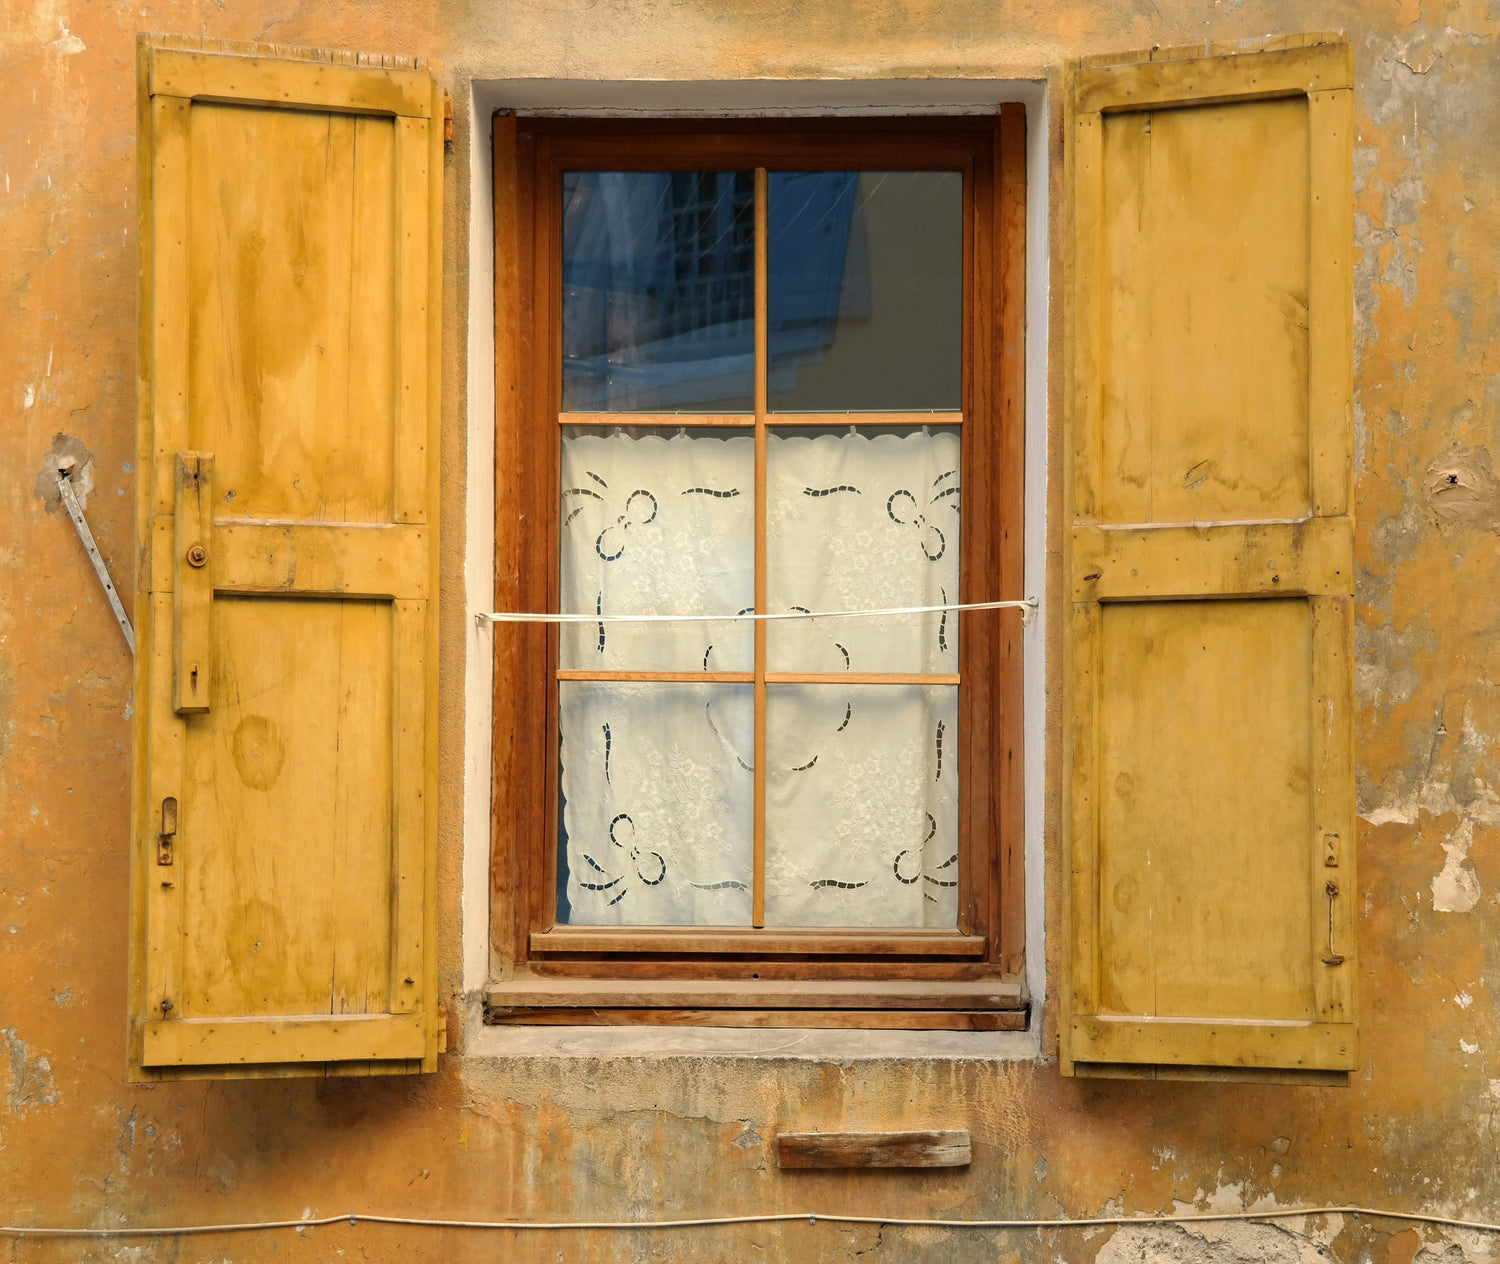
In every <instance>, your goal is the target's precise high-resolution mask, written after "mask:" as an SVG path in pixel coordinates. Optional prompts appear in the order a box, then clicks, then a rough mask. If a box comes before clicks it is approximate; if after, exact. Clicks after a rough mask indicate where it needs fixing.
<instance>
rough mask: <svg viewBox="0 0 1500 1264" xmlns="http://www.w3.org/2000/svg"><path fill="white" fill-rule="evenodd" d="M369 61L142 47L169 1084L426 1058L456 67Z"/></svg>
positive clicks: (152, 983)
mask: <svg viewBox="0 0 1500 1264" xmlns="http://www.w3.org/2000/svg"><path fill="white" fill-rule="evenodd" d="M357 60H358V59H355V58H352V57H351V58H346V59H344V61H343V62H341V63H337V64H336V63H334V62H332V61H328V60H326V59H325V60H311V59H309V58H308V57H306V56H303V57H301V58H300V59H294V60H280V59H277V58H275V57H267V56H256V57H246V56H244V55H242V54H239V53H236V54H235V55H224V54H219V53H203V54H201V55H200V54H199V53H196V52H185V53H183V54H182V55H181V56H177V55H175V54H174V55H173V56H170V57H167V56H165V55H164V54H163V52H162V50H161V49H160V48H156V49H154V50H153V49H151V48H150V47H149V46H147V47H146V49H145V51H144V52H143V55H142V60H141V66H142V71H143V75H146V76H147V78H146V79H145V81H143V84H142V90H143V93H149V88H150V85H152V84H154V85H155V86H156V87H157V88H159V89H171V90H172V91H173V92H175V93H178V94H180V95H177V96H159V97H157V98H155V99H154V100H152V101H151V103H150V105H149V107H145V106H143V110H145V111H146V112H147V113H148V114H149V117H150V118H151V119H152V120H153V128H152V140H151V144H152V146H154V148H153V151H152V155H151V163H150V167H149V170H150V171H151V172H152V194H153V197H152V200H151V203H150V205H149V207H148V210H147V216H146V223H145V229H146V231H145V233H144V240H143V255H144V256H145V257H146V259H147V260H149V265H144V264H143V285H145V286H146V287H147V289H148V291H149V292H150V294H151V295H152V298H151V301H152V303H153V304H154V306H153V307H152V319H151V322H150V325H149V336H148V338H147V339H146V340H145V342H144V343H143V346H142V358H143V365H142V375H141V376H142V384H143V386H142V390H143V395H149V396H150V398H152V400H153V401H154V402H153V407H152V409H151V412H150V414H149V416H147V415H144V414H143V419H142V425H143V435H142V447H143V450H149V451H150V452H152V453H153V454H154V458H153V460H152V462H151V487H150V491H149V496H150V503H151V505H152V507H153V509H154V512H153V513H151V514H150V515H148V516H146V517H144V518H143V519H142V539H141V541H140V543H141V546H142V553H143V558H145V559H147V560H149V563H150V564H149V565H143V566H142V567H141V572H142V580H141V583H142V591H143V594H144V595H146V596H147V598H148V600H147V601H146V602H144V603H142V605H141V606H138V609H144V610H145V611H147V612H148V613H147V617H146V619H145V623H146V628H145V636H144V638H143V641H142V644H143V645H144V646H146V647H148V653H147V654H144V655H143V656H142V659H141V661H139V662H138V664H137V673H138V681H137V697H139V698H142V699H143V700H145V704H146V705H147V706H148V708H149V716H148V718H147V722H146V723H145V724H144V725H143V726H142V730H138V731H143V732H144V738H143V740H142V741H141V743H140V745H139V746H138V748H137V760H138V767H139V768H141V769H143V772H141V773H139V774H138V786H139V787H140V789H139V791H138V793H139V794H140V795H141V797H142V800H143V806H141V807H140V808H138V810H137V812H136V816H135V820H136V829H137V838H136V840H135V846H134V850H133V854H132V863H133V865H134V867H135V870H136V874H137V878H136V890H137V891H139V892H141V893H142V897H138V898H139V904H138V911H137V914H136V917H137V920H136V921H135V923H134V925H133V927H132V936H133V939H134V941H135V943H136V945H137V947H136V949H135V951H136V953H137V957H136V959H137V961H139V962H141V963H143V966H142V970H141V976H142V983H141V984H140V985H138V986H137V990H136V993H135V1003H134V1006H133V1015H132V1023H133V1032H132V1045H131V1047H132V1057H133V1059H134V1060H135V1064H136V1065H135V1068H134V1071H135V1073H136V1074H138V1075H142V1076H145V1077H147V1078H152V1077H168V1076H180V1075H182V1074H186V1073H189V1071H191V1073H193V1074H247V1075H248V1074H262V1073H273V1074H283V1073H288V1068H296V1067H302V1068H305V1070H304V1072H303V1073H309V1071H312V1070H316V1071H318V1072H321V1071H322V1070H323V1069H328V1070H331V1071H334V1072H338V1073H344V1072H345V1071H348V1072H351V1073H355V1074H381V1073H387V1072H391V1071H396V1072H405V1071H411V1070H420V1069H432V1067H433V1066H435V1062H436V1053H437V1048H438V1017H437V1004H436V999H437V998H436V956H435V953H434V951H433V934H432V926H433V924H434V918H435V911H434V908H433V891H434V860H435V848H434V830H435V815H434V812H433V809H432V805H433V800H434V794H433V787H434V785H435V754H436V749H435V747H436V743H435V731H436V730H435V715H436V712H435V705H434V704H435V689H434V687H433V682H434V680H435V675H436V666H437V661H436V644H437V643H436V619H435V610H434V606H433V602H432V600H431V598H432V595H433V591H434V589H433V582H434V575H435V567H436V544H437V528H436V491H437V482H436V470H435V469H434V468H432V466H431V465H430V463H429V462H430V458H431V457H433V456H435V454H436V444H435V441H434V440H435V435H436V426H437V373H436V360H437V354H438V350H439V347H438V337H437V324H436V315H437V312H436V305H437V297H438V295H439V292H440V291H439V283H440V275H439V273H440V265H439V250H440V246H441V237H440V231H439V225H440V218H441V209H442V208H441V189H440V186H439V176H440V166H438V165H437V164H436V163H435V161H434V158H435V153H434V149H435V146H434V144H433V137H434V135H435V133H434V131H433V129H432V128H430V127H429V124H428V122H427V119H426V115H427V114H429V113H430V111H431V109H432V105H433V102H434V100H436V99H437V96H436V94H437V91H438V89H437V87H436V85H435V84H434V83H433V81H432V77H431V74H430V72H428V71H426V70H422V71H401V72H399V73H398V72H391V71H387V70H385V69H382V68H379V67H373V66H359V65H355V64H349V63H352V62H356V61H357ZM188 98H191V99H190V100H189V99H188ZM267 103H271V104H270V106H269V107H268V104H267ZM286 104H293V105H295V106H296V108H292V109H287V108H276V107H279V106H283V105H286ZM403 136H404V137H406V141H405V142H403V140H402V137H403ZM413 181H414V182H416V185H415V187H410V186H409V182H413ZM178 453H181V454H183V456H182V460H181V466H182V476H181V477H180V478H175V477H174V472H173V468H172V462H173V460H174V459H175V458H176V456H177V454H178ZM208 453H212V454H213V456H212V458H211V461H210V458H209V457H208V456H207V454H208ZM208 470H211V471H212V479H211V481H210V480H209V479H208V478H206V477H205V473H206V471H208ZM195 542H197V543H202V544H204V545H205V546H206V550H207V557H206V559H205V564H204V565H202V566H201V567H196V566H193V565H191V559H190V558H189V554H188V549H189V548H190V546H191V545H192V544H193V543H195ZM174 609H175V611H176V612H177V617H176V620H175V625H174V620H173V611H174ZM163 619H165V622H164V623H163ZM153 635H154V639H153ZM174 655H175V656H177V657H180V658H181V660H182V665H183V672H182V673H179V675H178V680H179V686H178V696H177V697H176V698H174V696H173V680H174V675H173V660H174ZM194 663H197V664H200V683H206V684H207V685H208V689H209V696H208V699H207V708H206V709H203V708H204V702H203V699H201V698H199V699H191V698H190V697H189V696H188V694H190V693H191V690H190V688H188V686H187V685H186V683H185V682H186V681H188V680H189V679H190V675H186V674H184V673H190V668H191V666H192V664H194ZM210 669H211V676H210V674H209V671H210ZM184 689H187V693H186V694H185V693H184V692H183V691H184ZM183 703H192V704H193V706H195V707H196V708H197V709H196V710H192V709H190V708H189V707H187V706H183V705H181V704H183ZM174 704H177V705H174ZM180 712H181V713H180ZM164 797H171V798H175V799H176V801H177V818H178V829H177V833H176V835H175V837H174V841H173V846H172V847H171V848H170V854H171V858H172V864H171V865H169V866H168V865H162V866H156V864H155V860H156V857H157V855H158V852H159V851H160V854H161V855H166V854H168V849H166V848H160V849H158V845H157V844H158V839H157V835H158V834H159V832H160V828H161V826H160V822H161V817H162V811H161V800H162V799H163V798H164ZM167 1001H170V1002H171V1003H170V1004H169V1005H165V1006H164V1002H167ZM257 1068H261V1069H259V1070H258V1069H257ZM267 1068H269V1070H267Z"/></svg>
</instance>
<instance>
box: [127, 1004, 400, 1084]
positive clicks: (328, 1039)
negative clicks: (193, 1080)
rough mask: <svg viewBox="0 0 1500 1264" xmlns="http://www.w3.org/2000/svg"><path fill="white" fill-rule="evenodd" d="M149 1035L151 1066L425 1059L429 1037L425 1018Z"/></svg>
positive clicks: (196, 1025)
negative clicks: (423, 1057) (426, 1037)
mask: <svg viewBox="0 0 1500 1264" xmlns="http://www.w3.org/2000/svg"><path fill="white" fill-rule="evenodd" d="M145 1034H146V1055H145V1063H146V1065H147V1066H234V1065H236V1064H237V1063H276V1062H338V1061H341V1060H343V1059H346V1058H350V1059H360V1058H371V1059H384V1058H420V1057H421V1056H422V1050H423V1042H424V1039H425V1033H424V1030H423V1024H422V1021H421V1016H420V1015H410V1016H399V1017H391V1016H386V1015H371V1016H366V1017H360V1016H345V1017H339V1018H279V1019H278V1018H262V1019H235V1020H226V1019H220V1020H217V1021H214V1022H204V1021H196V1022H194V1021H188V1022H163V1021H157V1022H150V1023H147V1024H146V1033H145ZM363 1070H364V1071H365V1073H366V1074H368V1073H369V1071H368V1068H363Z"/></svg>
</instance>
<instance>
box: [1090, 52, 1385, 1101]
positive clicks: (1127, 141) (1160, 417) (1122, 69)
mask: <svg viewBox="0 0 1500 1264" xmlns="http://www.w3.org/2000/svg"><path fill="white" fill-rule="evenodd" d="M1202 52H1203V50H1201V49H1199V50H1193V52H1186V51H1183V50H1178V51H1176V52H1162V51H1159V50H1158V51H1157V52H1155V53H1151V54H1140V55H1136V56H1133V57H1125V58H1114V59H1109V61H1108V62H1107V63H1105V64H1099V63H1092V64H1085V65H1082V66H1075V67H1072V68H1070V75H1069V83H1068V102H1067V106H1068V108H1067V118H1066V128H1067V135H1066V143H1067V149H1068V171H1067V180H1068V210H1069V225H1068V234H1069V237H1068V250H1067V255H1068V267H1069V273H1068V289H1067V296H1068V298H1067V301H1068V314H1067V332H1068V352H1069V357H1070V362H1069V367H1068V374H1067V385H1068V397H1067V401H1066V406H1065V409H1066V416H1067V430H1066V441H1065V453H1066V472H1065V479H1066V502H1067V507H1066V520H1067V524H1068V532H1067V541H1066V545H1065V548H1066V555H1067V575H1066V583H1067V585H1068V600H1069V607H1068V609H1069V628H1068V631H1067V642H1066V645H1067V649H1066V656H1065V658H1066V665H1065V690H1066V694H1065V715H1066V735H1065V754H1064V762H1065V767H1064V778H1065V784H1066V787H1067V797H1068V807H1067V810H1066V812H1065V814H1064V833H1065V845H1064V846H1065V850H1064V855H1065V863H1064V867H1063V868H1064V892H1065V897H1064V905H1065V921H1066V926H1065V928H1064V934H1063V944H1064V948H1063V951H1064V980H1063V1004H1062V1010H1063V1013H1062V1020H1061V1041H1062V1058H1063V1066H1064V1069H1065V1070H1066V1071H1069V1072H1076V1073H1078V1074H1143V1073H1145V1074H1152V1073H1162V1072H1163V1070H1164V1069H1165V1068H1172V1069H1173V1070H1172V1071H1171V1073H1173V1074H1182V1073H1184V1069H1186V1068H1209V1067H1213V1068H1223V1067H1238V1068H1259V1069H1262V1070H1273V1069H1274V1070H1290V1071H1340V1070H1347V1069H1349V1068H1351V1067H1353V1066H1354V1060H1355V1053H1356V1049H1355V1026H1354V1020H1355V1014H1354V977H1355V962H1354V933H1353V931H1354V928H1353V923H1352V910H1353V907H1354V905H1355V902H1356V898H1357V896H1356V889H1355V883H1354V831H1353V826H1354V790H1353V759H1352V724H1351V714H1350V713H1351V707H1352V700H1353V687H1352V658H1351V653H1352V630H1351V629H1352V620H1351V601H1352V594H1353V591H1354V584H1353V581H1354V567H1353V522H1352V517H1351V514H1352V504H1351V478H1352V455H1351V453H1352V432H1353V426H1352V420H1351V397H1352V370H1351V345H1352V333H1351V323H1352V314H1351V307H1352V303H1351V273H1350V252H1351V249H1352V238H1353V225H1352V211H1351V197H1352V192H1351V184H1352V179H1351V152H1352V151H1351V126H1352V124H1351V103H1350V98H1351V86H1352V72H1351V59H1350V53H1349V48H1348V46H1347V45H1345V44H1343V43H1338V42H1333V41H1324V40H1322V39H1320V38H1318V37H1307V38H1301V39H1296V40H1290V41H1282V42H1281V46H1280V47H1278V48H1277V49H1275V50H1274V51H1258V52H1254V53H1241V54H1238V55H1222V56H1202V55H1201V53H1202ZM1142 1068H1154V1069H1155V1070H1153V1071H1143V1070H1142Z"/></svg>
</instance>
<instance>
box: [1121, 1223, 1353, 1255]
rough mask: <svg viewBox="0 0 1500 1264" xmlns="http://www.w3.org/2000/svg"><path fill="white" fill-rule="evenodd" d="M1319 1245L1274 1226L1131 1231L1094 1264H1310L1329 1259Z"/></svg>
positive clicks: (1124, 1231)
mask: <svg viewBox="0 0 1500 1264" xmlns="http://www.w3.org/2000/svg"><path fill="white" fill-rule="evenodd" d="M1333 1258H1334V1257H1333V1255H1332V1254H1331V1253H1330V1252H1329V1251H1328V1250H1327V1248H1325V1247H1323V1246H1322V1245H1320V1244H1318V1243H1316V1242H1311V1241H1308V1240H1307V1239H1306V1238H1301V1237H1298V1236H1297V1235H1295V1234H1293V1233H1290V1232H1288V1231H1287V1230H1286V1229H1282V1228H1280V1227H1278V1226H1275V1225H1267V1224H1241V1223H1235V1222H1233V1221H1226V1222H1224V1223H1223V1225H1222V1227H1219V1228H1216V1229H1213V1230H1209V1229H1208V1227H1207V1226H1202V1227H1201V1228H1200V1227H1199V1226H1193V1228H1192V1230H1191V1231H1189V1229H1188V1228H1186V1227H1181V1226H1176V1225H1160V1226H1158V1225H1151V1226H1149V1227H1142V1228H1137V1227H1136V1226H1134V1225H1129V1226H1125V1227H1123V1228H1121V1229H1120V1230H1119V1231H1117V1232H1116V1233H1115V1235H1114V1237H1112V1238H1111V1239H1110V1240H1109V1241H1108V1242H1106V1243H1105V1244H1104V1246H1103V1248H1102V1249H1101V1250H1100V1252H1099V1254H1098V1255H1096V1256H1095V1257H1094V1260H1095V1264H1168V1262H1170V1264H1314V1262H1315V1261H1320V1260H1329V1261H1331V1260H1332V1259H1333Z"/></svg>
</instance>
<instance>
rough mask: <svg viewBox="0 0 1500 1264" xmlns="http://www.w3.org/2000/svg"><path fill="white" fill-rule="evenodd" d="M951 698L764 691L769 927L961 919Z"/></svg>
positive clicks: (873, 688)
mask: <svg viewBox="0 0 1500 1264" xmlns="http://www.w3.org/2000/svg"><path fill="white" fill-rule="evenodd" d="M957 721H958V690H957V689H956V688H953V687H950V686H927V685H910V686H908V685H854V686H839V685H768V686H767V688H766V762H767V765H768V766H767V769H766V924H767V925H768V926H772V925H774V926H868V927H886V926H891V927H894V926H926V927H934V928H936V927H952V926H955V925H957V922H958V741H957V733H958V725H957Z"/></svg>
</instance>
